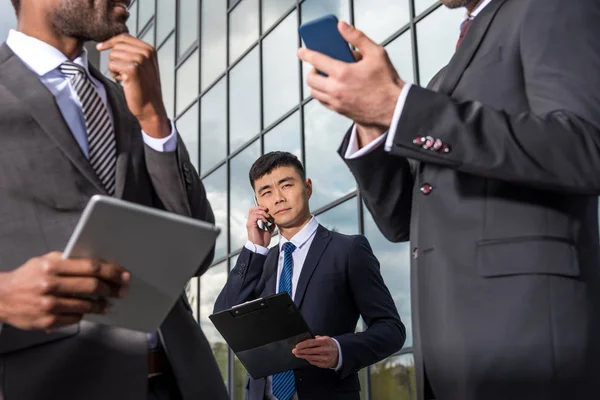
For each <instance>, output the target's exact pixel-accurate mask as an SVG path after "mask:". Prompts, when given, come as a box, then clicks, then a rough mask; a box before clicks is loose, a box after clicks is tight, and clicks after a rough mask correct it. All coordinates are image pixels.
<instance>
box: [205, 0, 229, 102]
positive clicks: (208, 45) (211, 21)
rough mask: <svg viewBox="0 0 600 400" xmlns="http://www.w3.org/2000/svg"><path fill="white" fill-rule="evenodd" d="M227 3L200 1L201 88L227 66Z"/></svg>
mask: <svg viewBox="0 0 600 400" xmlns="http://www.w3.org/2000/svg"><path fill="white" fill-rule="evenodd" d="M226 29H227V5H226V4H225V2H223V1H203V2H202V34H201V36H200V38H201V46H202V79H201V80H200V81H201V84H202V90H204V89H205V88H207V87H208V86H210V84H211V83H213V82H214V80H215V79H217V77H218V76H219V75H220V74H221V73H222V72H223V71H225V68H226V67H227V53H226V51H227V46H226V43H225V41H226V39H227V36H226V34H227V32H226Z"/></svg>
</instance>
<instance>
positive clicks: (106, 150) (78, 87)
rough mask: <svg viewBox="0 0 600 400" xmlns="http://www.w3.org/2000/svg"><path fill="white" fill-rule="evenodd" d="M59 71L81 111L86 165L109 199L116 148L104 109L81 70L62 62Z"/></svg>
mask: <svg viewBox="0 0 600 400" xmlns="http://www.w3.org/2000/svg"><path fill="white" fill-rule="evenodd" d="M59 68H60V71H61V72H62V73H63V74H64V75H65V76H67V77H68V78H69V79H70V81H71V86H72V88H73V90H75V93H76V94H77V97H79V101H80V102H81V106H82V108H83V117H84V118H85V125H86V129H87V139H88V150H89V156H90V158H89V161H90V164H91V165H92V168H93V169H94V171H95V172H96V175H98V178H99V179H100V182H102V184H103V185H104V188H105V189H106V191H107V192H108V194H110V195H111V196H112V195H113V194H114V193H115V179H116V177H115V176H116V165H117V147H116V140H115V132H114V128H113V124H112V120H111V118H110V115H109V114H108V110H107V108H106V105H105V104H104V102H103V101H102V99H101V98H100V95H98V92H97V91H96V88H95V87H94V85H93V83H92V81H91V80H90V78H89V77H88V74H87V72H86V71H85V69H83V67H81V66H79V65H77V64H75V63H73V62H70V61H66V62H64V63H63V64H61V65H60V67H59Z"/></svg>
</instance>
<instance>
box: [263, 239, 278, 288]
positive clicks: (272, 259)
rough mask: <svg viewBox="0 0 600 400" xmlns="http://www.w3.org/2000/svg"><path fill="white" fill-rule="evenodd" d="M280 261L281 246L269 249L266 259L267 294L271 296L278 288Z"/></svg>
mask: <svg viewBox="0 0 600 400" xmlns="http://www.w3.org/2000/svg"><path fill="white" fill-rule="evenodd" d="M278 262H279V246H275V247H274V248H272V249H271V250H270V251H269V254H267V259H266V260H265V266H264V268H265V277H266V280H267V282H266V284H265V296H270V295H273V294H275V291H276V290H277V264H278Z"/></svg>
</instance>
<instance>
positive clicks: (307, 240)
mask: <svg viewBox="0 0 600 400" xmlns="http://www.w3.org/2000/svg"><path fill="white" fill-rule="evenodd" d="M318 227H319V223H318V222H317V220H316V218H315V217H312V218H311V220H310V221H309V222H308V224H306V225H305V226H304V228H302V229H301V230H300V232H298V233H296V234H295V235H294V237H292V239H291V240H287V239H286V238H284V237H283V235H279V260H278V262H277V283H276V286H275V292H279V278H280V277H281V271H282V270H283V261H284V252H283V245H284V244H285V243H287V242H292V243H293V244H294V246H296V250H294V252H293V253H292V258H293V260H294V269H293V271H292V299H294V298H295V297H296V287H297V286H298V281H299V280H300V274H301V273H302V267H303V266H304V261H306V256H307V255H308V251H309V249H310V245H311V244H312V241H313V239H314V238H315V235H316V233H317V228H318ZM245 247H246V249H248V250H250V251H251V252H253V253H258V254H262V255H264V256H266V255H267V253H268V252H269V249H267V248H266V247H263V246H259V245H257V244H254V243H252V242H250V241H248V242H246V246H245ZM333 340H334V342H335V343H336V344H337V346H338V355H339V360H338V364H337V366H336V367H335V370H336V371H339V370H340V369H341V368H342V365H343V363H342V348H341V347H340V344H339V343H338V341H337V340H335V339H333ZM265 395H266V396H267V398H268V399H270V400H276V398H275V396H273V384H272V377H268V379H267V390H266V393H265ZM292 400H297V397H296V395H294V397H293V398H292Z"/></svg>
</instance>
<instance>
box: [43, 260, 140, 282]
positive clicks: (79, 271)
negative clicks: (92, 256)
mask: <svg viewBox="0 0 600 400" xmlns="http://www.w3.org/2000/svg"><path fill="white" fill-rule="evenodd" d="M42 268H43V269H44V271H45V272H46V273H47V274H49V275H56V276H65V277H96V278H98V279H102V280H104V281H107V282H109V283H113V284H116V285H127V284H129V281H130V279H131V274H130V273H129V272H128V271H127V270H125V268H123V267H120V266H118V265H113V264H108V263H103V262H100V261H96V260H89V259H69V260H63V259H60V258H59V259H58V260H57V259H47V260H45V261H44V263H43V266H42Z"/></svg>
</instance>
